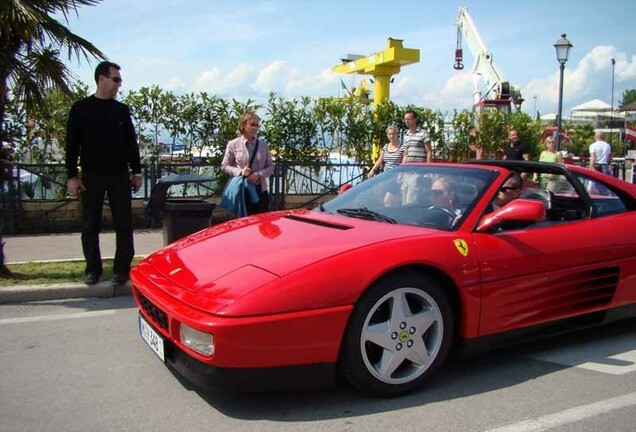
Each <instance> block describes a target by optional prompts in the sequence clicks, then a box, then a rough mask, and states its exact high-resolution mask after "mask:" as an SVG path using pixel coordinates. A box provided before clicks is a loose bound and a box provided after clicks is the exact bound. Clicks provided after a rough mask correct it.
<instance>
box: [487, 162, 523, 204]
mask: <svg viewBox="0 0 636 432" xmlns="http://www.w3.org/2000/svg"><path fill="white" fill-rule="evenodd" d="M522 185H523V182H522V180H521V176H520V175H519V173H518V172H516V171H513V172H512V174H510V177H508V179H507V180H506V181H505V182H504V184H503V186H501V187H500V188H499V191H497V195H495V199H494V200H493V202H492V207H493V210H497V209H500V208H501V207H503V206H505V205H506V204H508V203H509V202H510V201H512V200H516V199H517V198H519V196H520V195H521V187H522Z"/></svg>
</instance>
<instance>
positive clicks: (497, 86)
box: [453, 6, 523, 112]
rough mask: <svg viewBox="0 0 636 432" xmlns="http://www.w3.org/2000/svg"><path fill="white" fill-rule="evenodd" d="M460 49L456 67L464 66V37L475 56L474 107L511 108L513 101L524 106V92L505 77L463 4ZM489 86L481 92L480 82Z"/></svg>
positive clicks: (458, 34)
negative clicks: (522, 95)
mask: <svg viewBox="0 0 636 432" xmlns="http://www.w3.org/2000/svg"><path fill="white" fill-rule="evenodd" d="M455 25H456V26H457V49H456V50H455V64H454V65H453V67H454V68H455V69H456V70H462V69H464V64H463V50H462V41H465V42H466V44H467V45H468V49H470V52H471V53H472V55H473V58H474V60H475V62H474V64H473V82H474V86H475V90H474V91H473V109H474V110H480V109H482V108H485V107H495V108H497V109H498V110H500V111H506V112H510V102H513V103H514V104H515V105H518V106H519V107H520V106H521V102H523V99H522V98H521V94H520V93H519V92H518V91H517V90H516V89H513V88H512V87H511V86H510V83H509V82H507V81H504V79H503V75H502V74H501V72H500V71H499V68H497V66H496V65H495V62H494V61H493V57H492V53H491V52H490V51H489V50H488V49H487V48H486V45H485V44H484V41H483V40H482V39H481V36H480V35H479V32H478V31H477V27H476V26H475V22H474V21H473V19H472V18H471V16H470V14H469V13H468V9H467V8H466V7H464V6H462V7H460V8H459V14H458V15H457V21H456V22H455ZM482 80H483V84H484V86H485V88H486V94H485V95H482V91H481V85H480V82H481V81H482Z"/></svg>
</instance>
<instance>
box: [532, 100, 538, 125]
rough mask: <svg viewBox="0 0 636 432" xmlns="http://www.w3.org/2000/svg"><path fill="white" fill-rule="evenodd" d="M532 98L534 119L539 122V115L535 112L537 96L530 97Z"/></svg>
mask: <svg viewBox="0 0 636 432" xmlns="http://www.w3.org/2000/svg"><path fill="white" fill-rule="evenodd" d="M532 98H533V99H534V113H533V114H534V117H535V120H539V113H538V112H537V96H536V95H535V96H532Z"/></svg>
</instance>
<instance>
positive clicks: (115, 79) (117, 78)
mask: <svg viewBox="0 0 636 432" xmlns="http://www.w3.org/2000/svg"><path fill="white" fill-rule="evenodd" d="M106 78H110V79H112V80H113V81H114V82H116V83H117V84H119V83H121V81H122V80H121V78H120V77H112V76H107V77H106Z"/></svg>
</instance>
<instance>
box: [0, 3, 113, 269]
mask: <svg viewBox="0 0 636 432" xmlns="http://www.w3.org/2000/svg"><path fill="white" fill-rule="evenodd" d="M100 2H101V0H2V2H1V3H0V4H1V5H0V183H2V182H4V181H5V180H10V179H11V176H12V172H13V170H12V167H11V158H10V154H9V153H10V152H8V151H7V149H3V148H2V147H3V142H5V141H7V142H8V141H10V140H11V138H10V137H9V136H7V134H6V133H5V131H4V129H3V124H4V119H5V112H6V103H7V100H8V98H9V95H11V98H12V99H13V100H15V101H18V102H20V103H22V104H23V105H24V108H25V109H26V111H27V113H28V112H29V111H32V110H33V108H34V107H35V106H37V104H38V103H40V102H41V101H42V99H43V98H44V95H45V94H46V92H47V91H49V90H51V89H55V90H59V91H61V92H62V93H64V94H67V95H71V93H72V92H71V88H70V85H71V83H72V80H73V76H72V74H71V72H70V71H69V70H68V68H67V67H66V66H65V65H64V63H62V61H61V60H60V58H59V55H60V49H65V50H67V54H68V58H69V60H70V59H71V58H73V57H77V59H78V60H80V59H81V57H82V56H83V57H84V59H86V60H89V56H92V57H93V58H96V59H106V56H105V55H104V54H103V53H102V52H101V51H100V50H98V49H97V48H96V47H95V46H93V44H91V43H90V42H89V41H87V40H85V39H83V38H81V37H79V36H77V35H76V34H74V33H72V32H71V31H70V30H69V29H68V28H67V27H66V26H64V25H62V24H61V23H60V22H59V21H58V20H57V19H56V18H54V17H53V15H55V14H61V15H62V16H63V17H64V20H65V21H66V22H67V23H68V21H67V17H68V14H70V13H75V14H77V8H78V7H79V6H94V5H96V4H98V3H100ZM3 210H4V209H3ZM3 220H4V218H2V220H0V276H2V275H10V272H9V271H8V269H7V268H6V266H5V264H4V251H3V242H2V228H3V225H4V224H3V222H2V221H3Z"/></svg>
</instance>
